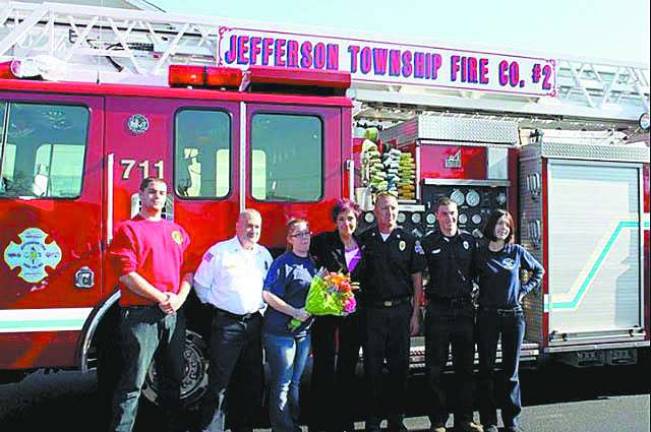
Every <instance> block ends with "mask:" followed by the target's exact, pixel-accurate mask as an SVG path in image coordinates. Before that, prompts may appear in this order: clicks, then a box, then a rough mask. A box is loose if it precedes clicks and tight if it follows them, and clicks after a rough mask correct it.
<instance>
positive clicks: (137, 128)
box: [127, 114, 149, 135]
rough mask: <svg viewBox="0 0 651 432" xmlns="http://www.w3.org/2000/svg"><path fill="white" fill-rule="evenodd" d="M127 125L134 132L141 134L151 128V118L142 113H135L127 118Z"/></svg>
mask: <svg viewBox="0 0 651 432" xmlns="http://www.w3.org/2000/svg"><path fill="white" fill-rule="evenodd" d="M127 127H128V128H129V130H130V131H131V132H132V133H134V134H136V135H141V134H144V133H145V132H147V130H149V120H147V117H145V116H144V115H142V114H134V115H132V116H131V117H129V120H127Z"/></svg>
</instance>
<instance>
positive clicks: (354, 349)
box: [310, 199, 362, 432]
mask: <svg viewBox="0 0 651 432" xmlns="http://www.w3.org/2000/svg"><path fill="white" fill-rule="evenodd" d="M360 214H361V211H360V208H359V206H358V205H357V204H355V203H354V202H352V201H350V200H347V199H343V200H339V201H337V203H336V204H335V206H334V208H333V209H332V219H333V221H334V223H335V224H336V226H337V228H336V230H335V231H330V232H324V233H322V234H319V235H318V236H316V237H314V238H313V239H312V243H311V247H310V253H311V254H312V258H313V259H314V261H315V262H316V267H317V269H319V268H321V267H325V268H326V269H327V270H328V271H332V272H341V273H347V274H350V276H351V280H352V282H353V284H354V283H355V282H356V281H358V280H359V278H358V275H359V273H360V269H361V265H360V264H361V259H362V249H361V244H360V243H359V242H358V240H357V236H356V235H355V230H356V229H357V219H358V217H359V216H360ZM357 293H358V291H356V293H355V294H356V295H357ZM358 304H359V302H358ZM361 343H362V334H361V323H360V319H359V312H355V313H352V314H350V315H348V316H345V317H335V316H320V317H317V318H316V319H315V322H314V324H313V326H312V354H313V356H314V364H313V368H312V389H311V393H312V395H313V398H312V401H313V402H312V407H313V410H312V411H313V416H312V418H313V421H314V423H313V424H312V425H311V427H310V430H311V432H315V431H323V430H325V431H332V432H341V431H346V432H350V431H353V430H354V429H355V428H354V424H353V410H352V407H353V405H355V402H354V401H353V400H352V398H351V396H352V394H353V393H354V386H353V382H354V379H355V368H356V366H357V362H358V361H359V349H360V346H361ZM334 402H336V406H333V403H334ZM333 408H334V409H333Z"/></svg>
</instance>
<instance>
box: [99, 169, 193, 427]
mask: <svg viewBox="0 0 651 432" xmlns="http://www.w3.org/2000/svg"><path fill="white" fill-rule="evenodd" d="M166 198H167V185H166V184H165V182H164V181H163V180H162V179H159V178H154V177H148V178H146V179H144V180H143V181H142V183H141V184H140V201H141V205H142V209H141V210H140V213H139V214H138V215H137V216H136V217H134V218H133V219H131V220H128V221H125V222H123V223H122V224H120V225H119V226H118V228H117V230H116V233H115V238H114V239H113V242H112V243H111V246H110V249H109V257H110V259H111V261H112V264H113V266H114V268H115V270H116V271H117V272H118V276H119V281H120V319H121V321H120V329H119V334H120V349H121V354H122V356H123V364H124V368H123V370H122V371H121V376H120V380H119V382H118V385H117V388H116V391H115V396H114V399H113V414H112V420H111V428H110V430H111V431H116V432H118V431H119V432H130V431H131V430H132V429H133V425H134V423H135V419H136V412H137V409H138V399H139V397H140V392H141V389H142V385H143V383H144V382H145V377H146V374H147V370H148V369H149V367H150V365H151V362H152V360H153V359H154V357H155V359H156V366H157V372H158V374H157V377H158V382H159V386H158V390H159V400H160V406H161V408H162V409H163V414H164V416H165V420H166V422H165V424H166V427H167V428H168V430H170V431H175V430H177V429H178V427H179V423H180V422H179V417H180V416H179V412H180V408H181V405H180V395H181V381H182V379H183V368H184V360H183V349H184V346H185V321H184V319H183V316H182V314H179V313H177V311H178V310H179V308H180V307H181V306H182V305H183V303H184V302H185V299H186V298H187V296H188V293H189V292H190V288H191V283H192V274H191V273H186V274H184V276H183V277H181V274H182V266H183V255H184V253H185V251H186V249H187V247H188V244H189V243H190V239H189V237H188V234H187V233H186V232H185V230H184V229H183V228H182V227H180V226H179V225H177V224H175V223H174V222H171V221H168V220H165V219H163V218H162V216H161V214H162V211H163V207H164V206H165V200H166Z"/></svg>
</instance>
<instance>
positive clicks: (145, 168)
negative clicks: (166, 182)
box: [120, 159, 164, 180]
mask: <svg viewBox="0 0 651 432" xmlns="http://www.w3.org/2000/svg"><path fill="white" fill-rule="evenodd" d="M120 165H121V166H122V180H129V178H130V177H131V175H132V171H133V169H134V168H137V169H136V171H138V172H139V175H140V177H141V178H143V179H144V178H147V177H149V176H150V171H149V166H150V165H151V166H152V167H153V168H154V169H155V170H156V171H157V172H156V177H159V178H163V174H164V173H163V161H162V160H159V161H157V162H155V163H153V164H152V163H150V162H149V161H148V160H144V161H142V162H140V163H138V161H137V160H134V159H121V160H120ZM152 174H153V173H152Z"/></svg>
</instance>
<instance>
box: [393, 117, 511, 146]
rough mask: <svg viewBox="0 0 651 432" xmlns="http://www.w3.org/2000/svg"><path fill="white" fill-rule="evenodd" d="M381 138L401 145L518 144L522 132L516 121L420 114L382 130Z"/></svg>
mask: <svg viewBox="0 0 651 432" xmlns="http://www.w3.org/2000/svg"><path fill="white" fill-rule="evenodd" d="M380 138H381V139H382V141H383V142H390V141H392V140H396V142H397V143H398V146H400V145H402V144H407V143H413V142H414V141H416V140H429V141H445V142H462V143H466V144H502V145H516V144H517V143H518V141H519V133H518V124H517V123H516V122H513V121H502V120H486V119H474V118H460V117H442V116H433V115H419V116H417V117H415V118H413V119H411V120H408V121H406V122H403V123H401V124H399V125H396V126H393V127H390V128H387V129H385V130H383V131H381V132H380Z"/></svg>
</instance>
